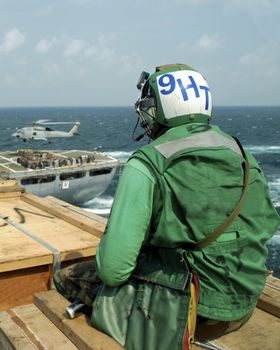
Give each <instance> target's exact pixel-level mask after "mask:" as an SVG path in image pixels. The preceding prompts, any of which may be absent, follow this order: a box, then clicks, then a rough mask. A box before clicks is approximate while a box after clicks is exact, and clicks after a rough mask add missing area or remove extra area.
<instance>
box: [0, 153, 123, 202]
mask: <svg viewBox="0 0 280 350" xmlns="http://www.w3.org/2000/svg"><path fill="white" fill-rule="evenodd" d="M31 152H33V153H31ZM39 152H41V153H39ZM42 152H45V153H42ZM19 154H22V152H20V153H19V151H17V152H1V153H0V177H2V178H6V179H13V180H16V181H17V183H18V184H19V185H20V186H21V187H24V188H25V189H26V191H28V192H31V193H33V194H35V195H37V196H40V197H45V196H55V197H56V198H59V199H62V200H64V201H67V202H69V203H73V204H82V203H85V202H87V201H89V200H91V199H93V198H95V197H98V196H100V195H101V194H102V193H103V192H104V191H105V190H106V189H107V187H108V186H109V185H110V183H111V181H112V179H113V176H114V174H115V171H116V168H117V167H118V166H120V163H119V162H118V160H116V159H114V158H113V157H110V156H108V155H106V154H103V153H99V152H89V151H79V150H72V151H48V152H46V151H31V150H29V153H28V157H26V154H25V153H23V154H24V157H19ZM29 154H32V155H33V156H32V157H31V156H29ZM34 154H35V156H34ZM38 154H39V158H38ZM42 154H43V155H44V158H42ZM46 154H47V155H48V156H46ZM26 158H27V159H28V164H27V160H26ZM30 159H31V160H30Z"/></svg>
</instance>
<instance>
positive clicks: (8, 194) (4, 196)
mask: <svg viewBox="0 0 280 350" xmlns="http://www.w3.org/2000/svg"><path fill="white" fill-rule="evenodd" d="M21 194H22V192H15V191H12V192H4V193H2V192H0V200H1V201H3V200H5V199H7V198H20V196H21Z"/></svg>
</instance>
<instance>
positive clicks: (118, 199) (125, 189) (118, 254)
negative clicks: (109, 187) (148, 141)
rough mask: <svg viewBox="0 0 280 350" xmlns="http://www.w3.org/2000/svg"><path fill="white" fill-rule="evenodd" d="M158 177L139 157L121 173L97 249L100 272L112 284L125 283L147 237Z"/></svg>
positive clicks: (105, 280) (103, 278) (102, 277)
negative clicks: (154, 175) (156, 178)
mask: <svg viewBox="0 0 280 350" xmlns="http://www.w3.org/2000/svg"><path fill="white" fill-rule="evenodd" d="M154 184H155V179H154V177H153V174H152V172H151V170H150V169H148V168H147V166H146V165H145V164H144V163H142V162H141V161H140V160H137V159H131V160H130V161H129V162H128V163H127V165H126V167H125V169H124V171H123V174H122V176H121V179H120V182H119V185H118V188H117V191H116V194H115V199H114V202H113V206H112V210H111V214H110V218H109V220H108V224H107V227H106V230H105V233H104V235H103V237H102V239H101V241H100V244H99V246H98V247H97V251H96V264H97V273H98V275H99V277H100V278H101V279H102V280H103V282H104V283H105V284H107V285H109V286H116V285H119V284H121V283H124V282H125V281H126V280H127V279H128V278H129V276H130V275H131V273H132V271H133V270H134V268H135V266H136V260H137V257H138V254H139V251H140V249H141V247H142V245H143V243H144V242H145V240H146V239H147V235H148V233H149V226H150V220H151V215H152V205H153V204H152V203H153V191H154Z"/></svg>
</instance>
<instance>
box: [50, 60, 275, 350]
mask: <svg viewBox="0 0 280 350" xmlns="http://www.w3.org/2000/svg"><path fill="white" fill-rule="evenodd" d="M137 87H138V88H139V90H140V97H139V99H138V101H137V102H136V105H135V108H136V111H137V113H138V116H139V120H140V123H141V126H142V127H143V128H144V129H145V133H146V134H147V135H148V136H149V137H150V138H151V139H153V141H152V142H151V143H149V144H148V145H146V146H144V147H142V148H140V149H139V150H138V151H136V152H135V153H134V154H133V155H132V157H131V158H130V160H129V161H128V163H127V165H126V167H125V169H124V171H123V174H122V177H121V179H120V182H119V185H118V189H117V192H116V195H115V199H114V203H113V207H112V210H111V214H110V217H109V220H108V225H107V228H106V231H105V233H104V236H103V237H102V240H101V242H100V244H99V246H98V249H97V253H96V269H97V273H98V276H99V277H100V278H101V280H102V281H103V284H102V286H101V287H99V282H98V283H97V284H96V283H95V281H96V276H95V264H94V263H93V264H92V265H91V266H90V267H89V266H88V267H87V266H85V265H84V266H81V267H80V268H77V269H76V271H77V274H76V273H75V271H74V270H75V269H71V270H70V274H69V276H70V278H68V277H67V278H68V279H67V280H66V279H65V274H63V273H61V274H57V276H56V278H55V281H56V285H57V287H58V288H59V290H60V291H61V293H63V294H64V295H67V297H69V296H70V295H71V293H72V291H71V288H72V286H73V284H75V288H76V287H77V285H79V283H76V281H75V279H76V280H77V279H80V280H81V283H80V284H81V286H82V289H83V288H84V285H85V284H87V292H86V294H87V297H88V296H89V298H88V299H89V300H90V301H91V300H93V299H94V301H93V310H92V315H91V320H92V324H93V326H95V327H97V328H99V329H101V330H102V331H104V332H105V333H107V334H109V335H110V336H112V337H113V338H115V339H116V340H117V341H118V342H119V343H120V344H122V345H123V346H125V348H126V349H127V350H132V349H133V350H144V349H149V350H155V349H159V348H160V349H162V350H169V349H173V348H178V349H179V348H182V349H184V350H185V349H189V348H190V346H191V342H192V340H193V332H194V328H195V327H194V324H195V317H196V312H194V311H195V310H196V301H197V297H198V290H199V302H198V327H197V332H196V337H198V338H200V339H201V338H206V339H207V338H209V336H210V335H214V336H218V335H221V334H223V333H226V332H229V331H232V330H235V329H237V328H238V327H239V326H240V325H241V324H242V323H244V322H245V321H246V320H247V319H248V318H249V317H250V315H251V313H252V311H253V309H254V307H255V305H256V302H257V298H258V296H259V294H260V293H261V291H262V289H263V286H264V282H265V278H266V267H265V261H266V257H267V249H266V247H265V243H266V241H267V240H268V239H269V238H270V237H271V236H272V235H273V233H274V232H275V231H276V229H277V226H278V225H279V222H280V221H279V216H278V215H277V213H276V211H275V209H274V207H273V205H272V203H271V200H270V198H269V191H268V187H267V184H266V181H265V179H264V176H263V174H262V171H261V170H260V168H259V166H258V164H257V162H256V160H255V159H254V158H253V156H252V155H250V154H248V153H247V152H245V151H244V150H243V148H242V146H241V145H240V143H239V142H238V141H236V140H235V139H234V138H232V137H231V136H229V135H227V134H225V133H224V132H222V131H221V130H220V129H219V128H218V127H216V126H211V125H210V119H211V113H212V98H211V93H210V90H209V87H208V85H207V82H206V81H205V79H204V78H203V77H202V75H201V74H199V73H198V72H197V71H195V70H194V69H192V68H190V67H188V66H185V65H180V64H176V65H168V66H163V67H159V68H157V69H156V72H155V73H154V74H152V75H151V76H150V75H149V74H148V73H145V72H143V73H142V75H141V77H140V80H139V82H138V84H137ZM137 139H139V137H138V138H137ZM80 271H85V275H83V273H82V274H80ZM66 274H67V272H66ZM78 275H79V276H78ZM80 275H81V276H80ZM88 275H91V276H93V277H92V278H88ZM85 276H86V277H85ZM77 277H78V278H77ZM84 277H85V278H84ZM70 280H71V288H70V293H68V292H67V290H66V289H67V288H66V287H67V283H69V282H67V281H70ZM197 280H199V283H200V288H198V283H197ZM72 282H73V283H72ZM74 282H75V283H74ZM87 282H88V283H87ZM96 285H97V289H98V292H97V296H96V289H95V290H94V288H95V287H96ZM83 294H84V293H80V292H79V291H78V292H77V293H76V295H83ZM213 325H214V328H213ZM213 330H214V331H213ZM211 333H213V334H211Z"/></svg>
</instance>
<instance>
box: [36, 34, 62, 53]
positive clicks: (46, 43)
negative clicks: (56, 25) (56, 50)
mask: <svg viewBox="0 0 280 350" xmlns="http://www.w3.org/2000/svg"><path fill="white" fill-rule="evenodd" d="M56 42H57V39H56V37H53V38H51V40H46V39H42V40H41V41H39V42H38V44H37V45H36V47H35V50H36V51H37V52H39V53H47V52H48V51H49V50H50V49H51V48H52V47H53V46H54V45H55V44H56Z"/></svg>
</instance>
